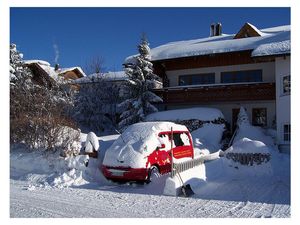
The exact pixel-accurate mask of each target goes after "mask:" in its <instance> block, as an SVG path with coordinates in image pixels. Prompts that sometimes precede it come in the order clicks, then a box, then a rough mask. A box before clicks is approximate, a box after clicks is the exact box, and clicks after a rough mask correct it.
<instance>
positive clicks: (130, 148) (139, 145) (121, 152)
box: [103, 122, 187, 168]
mask: <svg viewBox="0 0 300 225" xmlns="http://www.w3.org/2000/svg"><path fill="white" fill-rule="evenodd" d="M171 128H173V130H177V131H187V128H186V127H185V126H182V125H178V124H175V123H171V122H143V123H136V124H133V125H131V126H129V127H128V128H127V129H126V130H125V131H124V132H123V133H122V135H120V137H119V138H118V139H117V140H116V141H115V142H114V143H113V145H112V146H111V147H110V148H109V149H108V150H107V151H106V154H105V157H104V160H103V164H105V165H109V166H124V167H131V168H143V167H145V165H146V162H147V157H146V156H147V155H149V154H150V153H151V152H152V151H153V150H155V149H156V148H157V147H158V146H161V144H162V143H163V142H162V141H163V140H161V139H159V138H158V134H159V133H160V132H162V131H170V130H171Z"/></svg>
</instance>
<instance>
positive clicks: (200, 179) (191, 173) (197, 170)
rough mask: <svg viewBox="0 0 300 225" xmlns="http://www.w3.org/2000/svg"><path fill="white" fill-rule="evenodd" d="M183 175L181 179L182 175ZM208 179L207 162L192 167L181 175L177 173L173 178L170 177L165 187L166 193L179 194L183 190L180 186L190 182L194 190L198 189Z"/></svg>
mask: <svg viewBox="0 0 300 225" xmlns="http://www.w3.org/2000/svg"><path fill="white" fill-rule="evenodd" d="M179 176H181V179H182V181H181V179H180V177H179ZM205 180H206V174H205V164H204V163H203V164H201V165H200V166H196V167H194V168H192V169H189V170H186V171H184V172H181V173H180V175H178V174H176V175H175V176H174V177H173V178H171V177H168V178H167V180H166V183H165V187H164V192H163V194H164V195H171V196H178V195H179V194H180V192H181V190H180V188H181V186H182V185H183V184H182V182H183V183H184V185H187V184H189V185H190V186H191V188H192V190H196V189H197V188H199V186H201V185H202V184H203V183H204V182H205Z"/></svg>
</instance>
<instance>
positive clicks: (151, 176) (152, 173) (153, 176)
mask: <svg viewBox="0 0 300 225" xmlns="http://www.w3.org/2000/svg"><path fill="white" fill-rule="evenodd" d="M160 176H161V174H160V172H159V169H158V168H157V166H151V168H150V170H149V173H148V177H147V181H146V183H147V184H149V183H150V182H152V181H154V180H157V179H159V177H160Z"/></svg>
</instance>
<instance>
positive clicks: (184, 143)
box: [173, 131, 194, 159]
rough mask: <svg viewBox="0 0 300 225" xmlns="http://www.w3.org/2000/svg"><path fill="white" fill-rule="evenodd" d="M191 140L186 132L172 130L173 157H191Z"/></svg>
mask: <svg viewBox="0 0 300 225" xmlns="http://www.w3.org/2000/svg"><path fill="white" fill-rule="evenodd" d="M193 156H194V152H193V146H192V141H191V138H190V136H189V134H188V133H187V132H181V131H179V132H174V133H173V157H174V158H175V159H181V158H185V157H193Z"/></svg>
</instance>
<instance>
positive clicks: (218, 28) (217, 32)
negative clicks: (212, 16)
mask: <svg viewBox="0 0 300 225" xmlns="http://www.w3.org/2000/svg"><path fill="white" fill-rule="evenodd" d="M221 35H222V24H221V23H217V25H216V33H215V36H221Z"/></svg>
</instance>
